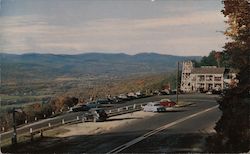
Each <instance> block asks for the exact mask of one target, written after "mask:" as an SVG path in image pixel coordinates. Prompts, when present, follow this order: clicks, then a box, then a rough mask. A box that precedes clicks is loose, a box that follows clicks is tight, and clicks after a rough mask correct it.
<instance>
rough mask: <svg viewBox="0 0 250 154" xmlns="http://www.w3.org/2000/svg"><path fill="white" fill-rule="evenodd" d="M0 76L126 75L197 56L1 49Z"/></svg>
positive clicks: (167, 66)
mask: <svg viewBox="0 0 250 154" xmlns="http://www.w3.org/2000/svg"><path fill="white" fill-rule="evenodd" d="M0 56H1V79H2V81H11V80H37V79H38V80H39V79H43V80H44V79H54V78H57V77H61V76H64V77H77V76H85V75H92V76H98V75H99V76H100V75H108V76H129V75H133V74H150V73H163V72H169V71H173V70H175V69H176V67H177V62H178V61H185V60H197V61H199V60H200V59H201V58H202V57H200V56H174V55H163V54H157V53H140V54H136V55H127V54H123V53H118V54H106V53H85V54H78V55H60V54H58V55H57V54H37V53H29V54H22V55H17V54H7V53H1V54H0Z"/></svg>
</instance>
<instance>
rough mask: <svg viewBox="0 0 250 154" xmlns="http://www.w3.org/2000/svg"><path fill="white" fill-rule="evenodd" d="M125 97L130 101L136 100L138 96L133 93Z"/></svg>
mask: <svg viewBox="0 0 250 154" xmlns="http://www.w3.org/2000/svg"><path fill="white" fill-rule="evenodd" d="M127 96H128V98H130V99H136V98H138V96H137V95H136V94H135V93H133V92H130V93H128V94H127Z"/></svg>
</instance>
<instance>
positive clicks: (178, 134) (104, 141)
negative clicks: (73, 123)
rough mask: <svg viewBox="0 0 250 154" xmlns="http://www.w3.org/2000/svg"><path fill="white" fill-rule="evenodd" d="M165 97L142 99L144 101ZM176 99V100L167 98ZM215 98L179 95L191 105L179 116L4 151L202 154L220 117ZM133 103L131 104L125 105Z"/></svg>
mask: <svg viewBox="0 0 250 154" xmlns="http://www.w3.org/2000/svg"><path fill="white" fill-rule="evenodd" d="M162 97H166V96H155V97H151V98H145V99H146V100H144V101H151V100H157V99H161V98H162ZM168 97H170V98H171V97H172V98H173V97H175V96H168ZM217 98H218V97H217V96H215V95H203V94H194V95H181V96H180V100H181V101H184V102H192V103H194V104H193V105H191V106H186V107H183V108H182V110H181V111H179V112H165V113H159V114H156V115H155V116H152V117H150V118H145V119H141V120H140V121H139V122H137V123H131V124H128V125H126V126H123V127H118V128H116V129H113V130H110V131H109V132H107V133H103V134H97V135H79V136H72V137H66V138H51V140H54V142H58V143H56V144H53V146H52V147H47V148H42V147H41V148H39V147H37V148H36V149H33V150H30V149H29V150H26V149H25V148H20V149H15V150H14V151H13V150H6V151H5V152H11V153H13V152H14V153H15V152H22V153H26V152H29V153H33V152H34V153H36V152H42V153H43V152H46V153H54V152H57V153H100V152H101V153H130V152H133V153H138V152H140V153H162V152H164V153H165V152H166V153H170V152H171V153H172V152H203V151H204V138H205V137H206V136H207V135H208V133H211V131H212V130H213V129H212V128H213V127H214V125H215V123H216V121H218V119H219V117H220V115H221V113H220V111H219V110H218V104H217V102H216V99H217ZM128 103H132V104H133V103H134V102H128Z"/></svg>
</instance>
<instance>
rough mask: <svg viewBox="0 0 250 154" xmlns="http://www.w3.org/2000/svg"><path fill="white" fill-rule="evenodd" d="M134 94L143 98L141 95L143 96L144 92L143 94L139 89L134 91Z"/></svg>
mask: <svg viewBox="0 0 250 154" xmlns="http://www.w3.org/2000/svg"><path fill="white" fill-rule="evenodd" d="M135 95H136V96H137V98H143V97H145V94H143V93H142V92H140V91H138V92H136V93H135Z"/></svg>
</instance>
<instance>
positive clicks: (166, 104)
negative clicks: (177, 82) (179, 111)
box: [160, 99, 176, 107]
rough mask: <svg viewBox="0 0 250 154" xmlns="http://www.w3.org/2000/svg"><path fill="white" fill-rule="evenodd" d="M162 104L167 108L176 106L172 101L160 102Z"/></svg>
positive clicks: (164, 100)
mask: <svg viewBox="0 0 250 154" xmlns="http://www.w3.org/2000/svg"><path fill="white" fill-rule="evenodd" d="M160 104H161V105H162V106H165V107H173V106H175V105H176V103H175V102H174V101H171V100H170V99H162V100H160Z"/></svg>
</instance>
